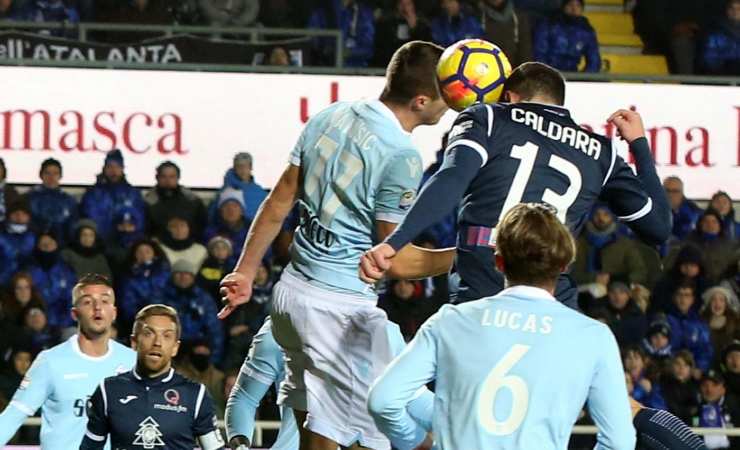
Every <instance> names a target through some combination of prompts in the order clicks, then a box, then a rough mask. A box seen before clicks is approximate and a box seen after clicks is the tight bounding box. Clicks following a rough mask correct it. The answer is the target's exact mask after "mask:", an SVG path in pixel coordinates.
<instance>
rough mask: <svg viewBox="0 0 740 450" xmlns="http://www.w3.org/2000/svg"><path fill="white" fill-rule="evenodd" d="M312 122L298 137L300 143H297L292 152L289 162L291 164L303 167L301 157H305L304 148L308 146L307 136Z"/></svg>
mask: <svg viewBox="0 0 740 450" xmlns="http://www.w3.org/2000/svg"><path fill="white" fill-rule="evenodd" d="M310 124H311V122H309V123H308V124H307V126H306V127H305V128H304V129H303V131H302V132H301V135H300V136H299V137H298V141H297V142H296V143H295V146H294V147H293V150H291V152H290V157H289V158H288V162H290V163H291V164H292V165H294V166H299V167H300V165H301V157H302V156H303V146H304V145H305V144H306V135H307V134H308V132H309V131H308V130H309V126H310Z"/></svg>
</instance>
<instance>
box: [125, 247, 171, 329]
mask: <svg viewBox="0 0 740 450" xmlns="http://www.w3.org/2000/svg"><path fill="white" fill-rule="evenodd" d="M127 261H128V262H127V264H126V266H127V270H126V272H127V273H126V274H125V275H124V279H123V282H122V283H121V287H120V290H119V292H120V299H119V301H118V321H119V325H122V327H121V330H122V334H123V335H127V334H128V331H130V330H131V325H132V324H133V322H134V317H135V316H136V313H137V312H138V311H139V310H140V309H141V308H143V307H144V306H146V305H148V304H150V303H156V302H158V301H160V299H161V298H162V292H163V291H164V287H165V285H166V284H167V280H169V278H170V266H169V264H168V263H167V258H166V257H165V256H164V252H162V249H161V248H160V247H159V244H157V243H156V242H155V241H153V240H150V239H146V238H145V239H141V240H139V241H137V242H135V243H134V244H133V245H132V246H131V249H130V250H129V253H128V257H127Z"/></svg>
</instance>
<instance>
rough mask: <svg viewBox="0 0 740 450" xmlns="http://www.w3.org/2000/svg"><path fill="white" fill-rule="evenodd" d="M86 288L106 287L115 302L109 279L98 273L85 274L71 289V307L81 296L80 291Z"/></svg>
mask: <svg viewBox="0 0 740 450" xmlns="http://www.w3.org/2000/svg"><path fill="white" fill-rule="evenodd" d="M87 286H107V287H109V288H110V289H111V292H112V293H113V299H114V300H115V292H113V283H112V282H111V280H110V278H108V277H106V276H105V275H102V274H99V273H86V274H85V275H83V276H82V278H80V279H79V280H78V281H77V284H75V286H74V287H73V288H72V305H73V306H74V305H76V304H77V300H79V299H80V296H81V295H82V289H84V288H86V287H87Z"/></svg>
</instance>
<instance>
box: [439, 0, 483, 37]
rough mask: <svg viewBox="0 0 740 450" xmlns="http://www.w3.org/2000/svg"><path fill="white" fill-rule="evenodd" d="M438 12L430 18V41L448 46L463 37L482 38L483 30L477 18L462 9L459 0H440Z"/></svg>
mask: <svg viewBox="0 0 740 450" xmlns="http://www.w3.org/2000/svg"><path fill="white" fill-rule="evenodd" d="M439 9H440V14H439V15H438V16H437V17H435V18H433V19H432V41H434V43H435V44H439V45H441V46H442V47H448V46H450V45H452V44H454V43H455V42H457V41H460V40H463V39H474V38H482V37H483V34H484V31H483V27H482V26H481V23H480V20H478V19H477V18H476V17H475V16H474V15H473V14H470V13H469V11H466V10H464V8H463V5H461V4H460V0H440V1H439Z"/></svg>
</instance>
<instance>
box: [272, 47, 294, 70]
mask: <svg viewBox="0 0 740 450" xmlns="http://www.w3.org/2000/svg"><path fill="white" fill-rule="evenodd" d="M267 65H268V66H290V65H292V62H291V60H290V55H289V54H288V51H287V50H286V49H285V47H281V46H277V47H273V49H272V50H270V55H269V56H268V57H267Z"/></svg>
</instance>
